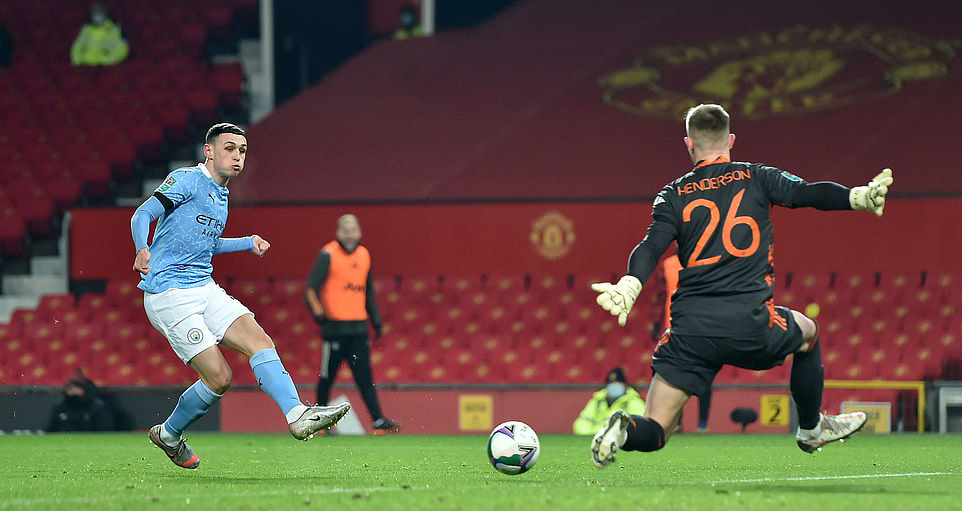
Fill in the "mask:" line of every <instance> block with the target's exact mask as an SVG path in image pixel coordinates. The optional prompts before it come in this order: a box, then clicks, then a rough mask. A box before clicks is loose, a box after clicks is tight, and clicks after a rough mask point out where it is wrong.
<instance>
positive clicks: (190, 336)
mask: <svg viewBox="0 0 962 511" xmlns="http://www.w3.org/2000/svg"><path fill="white" fill-rule="evenodd" d="M203 340H204V331H203V330H201V329H199V328H191V329H190V330H188V331H187V342H189V343H191V344H200V341H203Z"/></svg>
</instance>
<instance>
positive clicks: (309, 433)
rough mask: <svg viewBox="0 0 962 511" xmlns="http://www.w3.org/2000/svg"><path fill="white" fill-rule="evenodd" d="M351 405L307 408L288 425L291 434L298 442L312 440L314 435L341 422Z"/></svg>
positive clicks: (341, 404)
mask: <svg viewBox="0 0 962 511" xmlns="http://www.w3.org/2000/svg"><path fill="white" fill-rule="evenodd" d="M350 409H351V405H349V404H347V403H340V404H336V405H333V406H309V407H307V409H306V410H304V413H302V414H301V416H300V417H298V419H297V420H296V421H294V422H292V423H290V424H288V426H290V428H291V434H292V435H294V438H296V439H298V440H307V439H308V438H314V433H317V432H318V431H320V430H321V429H324V428H330V427H331V426H333V425H335V424H337V421H339V420H341V417H344V415H345V414H346V413H347V411H348V410H350Z"/></svg>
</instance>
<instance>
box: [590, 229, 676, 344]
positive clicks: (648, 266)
mask: <svg viewBox="0 0 962 511" xmlns="http://www.w3.org/2000/svg"><path fill="white" fill-rule="evenodd" d="M674 239H675V237H674V235H673V234H671V231H670V230H665V229H664V228H663V226H662V225H661V224H660V223H659V221H658V220H655V221H654V222H652V224H651V226H649V227H648V235H647V236H645V239H644V240H642V241H641V243H639V244H638V245H637V246H635V249H634V250H632V251H631V256H630V257H629V258H628V274H627V275H625V276H624V277H621V279H620V280H618V282H617V283H616V284H610V283H608V282H596V283H594V284H592V285H591V289H592V290H593V291H595V292H596V293H598V297H597V298H596V299H595V300H596V301H597V302H598V305H600V306H601V308H602V309H604V310H606V311H608V312H609V313H611V315H612V316H615V317H617V318H618V324H619V325H621V326H625V323H627V321H628V313H629V312H631V307H632V306H633V305H634V304H635V300H637V299H638V295H639V294H640V293H641V288H642V286H643V284H644V281H645V280H647V279H648V277H650V276H651V274H652V272H654V271H655V267H656V266H657V265H658V260H659V259H660V258H661V255H662V254H663V253H665V249H667V248H668V245H669V244H670V243H671V242H672V240H674Z"/></svg>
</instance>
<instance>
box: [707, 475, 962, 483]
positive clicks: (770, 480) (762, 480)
mask: <svg viewBox="0 0 962 511" xmlns="http://www.w3.org/2000/svg"><path fill="white" fill-rule="evenodd" d="M953 475H960V474H959V473H957V472H910V473H906V474H858V475H850V476H811V477H780V478H775V477H763V478H760V479H729V480H725V481H709V483H710V484H740V483H775V482H784V481H833V480H836V479H875V478H881V477H923V476H953Z"/></svg>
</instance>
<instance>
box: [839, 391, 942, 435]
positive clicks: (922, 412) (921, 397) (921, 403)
mask: <svg viewBox="0 0 962 511" xmlns="http://www.w3.org/2000/svg"><path fill="white" fill-rule="evenodd" d="M825 388H827V389H879V390H915V391H916V392H918V394H919V404H918V406H917V407H916V408H917V409H918V412H919V433H922V432H923V431H925V382H924V381H889V380H825Z"/></svg>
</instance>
